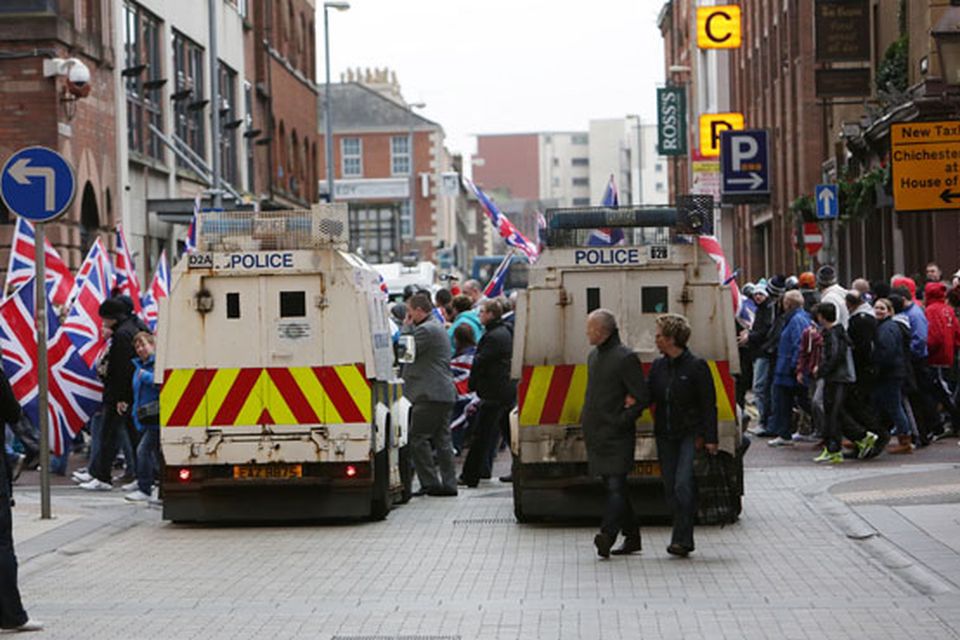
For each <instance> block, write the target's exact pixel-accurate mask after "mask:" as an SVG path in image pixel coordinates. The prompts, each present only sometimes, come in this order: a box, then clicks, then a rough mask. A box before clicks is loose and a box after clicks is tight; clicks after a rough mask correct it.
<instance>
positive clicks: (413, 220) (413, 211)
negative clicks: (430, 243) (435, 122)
mask: <svg viewBox="0 0 960 640" xmlns="http://www.w3.org/2000/svg"><path fill="white" fill-rule="evenodd" d="M426 106H427V105H426V103H424V102H411V103H410V104H408V105H407V113H408V114H409V117H410V120H409V122H410V126H409V129H408V130H407V140H408V144H407V151H408V152H409V153H410V226H411V231H413V234H414V236H416V228H417V226H416V225H417V164H416V154H414V148H413V141H414V137H413V124H414V113H413V110H414V109H423V108H424V107H426ZM398 226H399V227H401V229H400V236H401V238H400V243H399V245H402V243H403V228H402V227H403V224H402V223H401V224H400V225H398ZM399 245H398V246H399Z"/></svg>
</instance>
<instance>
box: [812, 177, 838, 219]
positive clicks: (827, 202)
mask: <svg viewBox="0 0 960 640" xmlns="http://www.w3.org/2000/svg"><path fill="white" fill-rule="evenodd" d="M814 194H815V195H814V199H815V200H816V201H817V217H818V218H820V219H821V220H832V219H833V218H836V217H837V215H839V213H840V196H839V195H838V194H837V185H835V184H818V185H817V190H816V191H815V192H814Z"/></svg>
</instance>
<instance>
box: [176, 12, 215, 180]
mask: <svg viewBox="0 0 960 640" xmlns="http://www.w3.org/2000/svg"><path fill="white" fill-rule="evenodd" d="M173 63H174V67H175V68H176V84H175V85H174V92H175V93H177V94H180V93H181V92H189V93H185V94H184V95H185V97H183V98H182V99H180V100H176V101H175V104H176V107H174V114H175V121H176V134H177V137H178V138H180V139H181V140H182V141H183V142H184V143H186V145H187V146H188V147H190V149H191V150H192V151H193V152H194V153H196V154H197V155H198V156H200V157H201V158H206V155H207V154H206V149H205V147H204V137H203V133H204V129H203V126H204V121H205V118H204V114H205V112H206V109H205V106H206V105H205V104H204V98H203V49H201V48H200V45H198V44H197V43H196V42H193V41H192V40H190V39H189V38H187V37H186V36H185V35H183V34H182V33H179V32H177V31H174V32H173ZM180 162H181V163H182V161H180Z"/></svg>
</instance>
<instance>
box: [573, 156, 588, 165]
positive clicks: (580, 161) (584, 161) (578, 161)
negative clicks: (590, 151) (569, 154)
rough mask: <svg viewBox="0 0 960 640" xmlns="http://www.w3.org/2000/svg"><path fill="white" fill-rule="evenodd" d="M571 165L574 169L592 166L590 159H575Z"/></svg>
mask: <svg viewBox="0 0 960 640" xmlns="http://www.w3.org/2000/svg"><path fill="white" fill-rule="evenodd" d="M570 164H571V165H573V166H574V167H586V166H589V165H590V158H573V159H572V160H570Z"/></svg>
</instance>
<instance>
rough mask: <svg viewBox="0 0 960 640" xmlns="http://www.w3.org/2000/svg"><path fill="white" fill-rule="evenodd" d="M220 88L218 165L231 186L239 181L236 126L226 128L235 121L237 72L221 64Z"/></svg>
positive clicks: (219, 69) (219, 70) (219, 68)
mask: <svg viewBox="0 0 960 640" xmlns="http://www.w3.org/2000/svg"><path fill="white" fill-rule="evenodd" d="M217 69H218V72H219V76H220V77H219V83H218V84H219V87H220V128H221V132H220V164H221V171H222V172H223V179H224V180H226V181H227V182H228V183H229V184H230V185H231V186H233V185H236V184H237V183H238V180H239V176H238V175H237V173H238V171H239V167H238V166H237V126H239V124H238V125H237V126H228V125H231V124H233V123H235V122H236V121H237V72H236V71H234V70H233V69H231V68H230V67H228V66H227V65H225V64H223V62H221V63H219V65H218V66H217Z"/></svg>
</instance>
